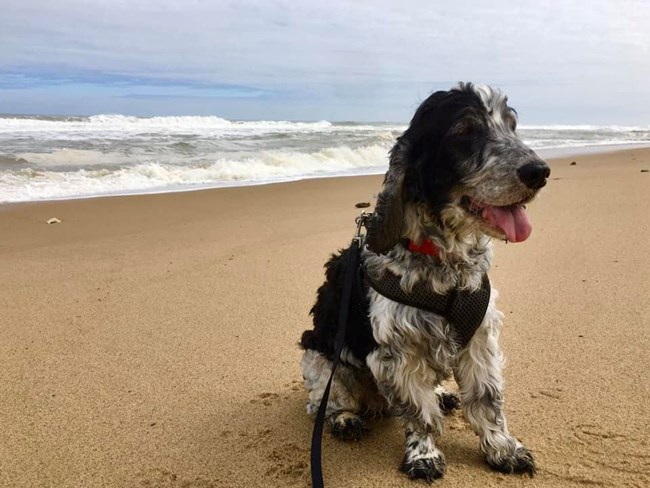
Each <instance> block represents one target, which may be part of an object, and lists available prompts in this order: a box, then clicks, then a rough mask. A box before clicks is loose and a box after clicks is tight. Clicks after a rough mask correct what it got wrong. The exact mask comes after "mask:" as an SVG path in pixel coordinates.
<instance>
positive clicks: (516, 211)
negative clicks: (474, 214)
mask: <svg viewBox="0 0 650 488" xmlns="http://www.w3.org/2000/svg"><path fill="white" fill-rule="evenodd" d="M483 219H484V220H485V221H486V222H487V223H488V224H490V225H492V226H493V227H496V228H497V229H499V230H500V231H501V232H503V233H504V234H505V235H506V238H507V239H508V240H509V241H510V242H522V241H525V240H526V239H528V236H529V235H530V233H531V232H532V231H533V226H532V225H530V222H529V221H528V215H526V210H524V207H521V206H515V205H511V206H509V207H492V206H490V205H488V206H486V207H485V208H484V209H483Z"/></svg>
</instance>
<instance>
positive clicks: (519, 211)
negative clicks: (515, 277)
mask: <svg viewBox="0 0 650 488" xmlns="http://www.w3.org/2000/svg"><path fill="white" fill-rule="evenodd" d="M516 125H517V116H516V113H515V111H514V110H513V109H512V108H510V107H509V106H508V105H507V97H506V96H505V95H504V94H502V93H501V92H500V91H498V90H495V89H493V88H490V87H488V86H485V85H474V84H471V83H461V84H459V85H458V86H457V87H455V88H453V89H451V90H449V91H438V92H436V93H433V94H432V95H431V96H429V98H427V99H426V100H425V101H424V102H423V103H422V104H421V105H420V107H419V108H418V109H417V111H416V112H415V115H414V116H413V119H412V120H411V123H410V125H409V127H408V128H407V129H406V131H405V132H404V133H403V134H402V135H401V136H400V137H399V138H398V139H397V141H396V143H395V145H394V147H393V148H392V150H391V152H390V165H389V169H388V172H387V173H386V176H385V179H384V186H383V189H382V191H381V193H380V194H379V196H378V199H377V205H376V208H375V211H374V213H373V214H372V216H371V217H370V219H369V222H368V225H367V227H368V232H367V238H366V241H365V246H364V248H363V251H362V265H361V268H362V269H361V272H360V273H359V275H360V278H359V281H360V283H358V285H359V286H356V287H354V289H353V296H352V306H351V307H350V312H349V313H350V315H349V319H348V325H347V332H346V337H345V347H344V349H343V352H342V353H341V356H340V357H341V363H340V365H339V368H338V369H337V370H336V372H335V375H334V379H333V383H332V389H331V394H330V397H329V400H328V403H327V414H326V415H327V419H328V424H329V425H330V427H331V431H332V434H334V435H335V436H336V437H339V438H341V439H346V440H349V439H358V438H359V437H360V436H361V435H362V434H363V433H364V432H365V431H366V428H367V425H366V422H365V418H366V417H367V416H373V415H382V414H387V413H390V414H393V415H397V416H399V417H400V419H401V421H402V423H403V426H404V429H405V433H406V446H405V453H404V458H403V461H402V465H401V469H402V471H404V472H405V473H406V474H408V476H410V477H411V478H423V479H425V480H427V481H429V482H430V481H432V480H433V479H436V478H439V477H441V476H442V475H443V474H444V471H445V458H444V455H443V454H442V452H441V451H440V450H439V449H438V448H437V447H436V439H437V438H438V436H440V435H441V433H442V431H443V423H444V413H445V412H446V411H447V410H450V409H453V408H456V407H458V405H459V402H460V405H461V406H462V409H463V412H464V415H465V418H466V419H467V421H468V422H469V424H470V425H471V427H472V429H473V430H474V431H475V432H476V433H477V434H478V435H479V437H480V447H481V450H482V451H483V453H484V454H485V457H486V459H487V462H488V463H489V464H490V466H492V467H493V468H495V469H497V470H500V471H503V472H507V473H512V472H524V473H529V474H531V475H532V474H534V472H535V464H534V461H533V456H532V455H531V452H530V451H529V450H528V449H527V448H526V447H525V446H524V445H523V444H522V443H521V442H519V441H518V440H517V438H515V437H514V436H513V435H512V434H511V433H510V432H509V431H508V426H507V422H506V417H505V412H504V397H503V379H502V363H503V358H502V354H501V350H500V348H499V343H498V339H499V332H500V329H501V323H502V319H503V314H502V313H501V312H499V311H498V310H497V308H496V306H495V299H496V292H495V291H494V290H493V289H492V290H490V288H489V280H487V273H488V271H489V270H490V265H491V262H492V245H491V239H492V238H496V239H503V240H507V241H510V242H521V241H524V240H526V239H527V238H528V236H529V235H530V233H531V230H532V227H531V224H530V222H529V220H528V217H527V215H526V204H527V203H529V202H530V201H531V200H532V199H533V198H534V197H535V195H536V194H537V192H538V191H539V190H540V188H542V187H543V186H544V185H545V184H546V181H547V179H548V176H549V174H550V169H549V167H548V165H547V164H546V163H545V162H544V161H543V160H542V159H540V158H539V156H537V155H536V154H535V152H534V151H533V150H532V149H530V148H529V147H527V146H526V145H525V144H524V143H523V142H522V141H521V139H519V137H518V136H517V133H516ZM348 252H349V251H348V249H345V250H342V251H340V252H339V253H338V254H335V255H333V256H332V257H331V259H330V260H329V262H328V263H327V264H326V266H325V267H326V281H325V283H324V284H323V285H322V286H321V287H320V288H319V290H318V296H317V301H316V303H315V305H314V307H313V308H312V310H311V313H312V315H313V319H314V328H313V330H307V331H305V332H304V333H303V335H302V339H301V342H300V345H301V347H302V348H303V349H304V355H303V357H302V361H301V368H302V373H303V376H304V379H305V387H306V389H307V391H308V392H309V401H308V404H307V412H308V413H309V414H314V413H315V412H316V411H317V410H318V406H319V403H320V401H321V398H322V397H323V392H324V389H325V386H326V384H327V381H328V379H329V376H330V372H331V365H332V358H333V355H334V336H335V334H336V330H337V327H338V325H337V321H338V314H339V302H340V299H341V293H342V281H343V276H344V273H345V263H346V256H347V254H348ZM486 283H487V290H488V291H487V293H485V290H486ZM386 290H387V291H386ZM423 290H424V291H423ZM481 291H483V293H484V295H485V296H486V297H487V298H486V299H485V300H484V302H485V303H484V308H483V309H482V311H481V313H480V317H479V320H478V322H477V323H476V324H475V326H473V327H472V330H471V331H470V333H469V335H468V334H467V330H466V329H463V327H465V326H466V325H467V324H465V323H463V322H464V319H463V313H462V310H461V313H460V314H459V313H456V314H455V315H454V314H453V313H450V311H449V308H450V307H446V308H445V306H443V307H442V308H441V309H440V310H437V309H435V308H427V307H426V301H427V300H429V299H430V300H434V301H435V300H442V301H443V302H445V300H448V301H449V303H451V302H453V301H454V300H456V297H459V296H466V297H469V298H470V300H469V302H471V301H472V300H471V299H472V297H474V296H475V295H477V294H479V293H480V292H481ZM427 294H428V295H427ZM415 295H418V297H415V298H418V299H420V300H421V301H420V302H419V301H417V300H415V298H413V297H414V296H415ZM420 295H424V298H422V297H421V296H420ZM427 297H428V298H427ZM411 298H413V301H409V300H410V299H411ZM422 300H423V302H422ZM479 301H480V300H479ZM419 303H424V305H423V306H419V305H418V304H419ZM479 308H480V306H479ZM437 312H438V313H437ZM452 373H453V376H454V378H455V380H456V382H457V383H458V386H459V393H460V399H459V398H458V397H457V396H456V395H455V394H453V393H450V392H447V391H445V390H444V389H443V388H442V386H441V382H442V381H443V380H446V379H449V378H450V377H451V375H452Z"/></svg>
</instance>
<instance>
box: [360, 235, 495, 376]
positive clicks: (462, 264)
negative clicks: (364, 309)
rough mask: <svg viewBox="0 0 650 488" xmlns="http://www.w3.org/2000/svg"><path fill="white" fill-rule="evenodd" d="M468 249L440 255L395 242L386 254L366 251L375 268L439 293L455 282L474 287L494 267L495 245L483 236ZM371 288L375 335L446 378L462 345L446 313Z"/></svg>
mask: <svg viewBox="0 0 650 488" xmlns="http://www.w3.org/2000/svg"><path fill="white" fill-rule="evenodd" d="M460 247H461V246H458V247H457V249H459V248H460ZM463 251H464V252H463V253H462V254H461V255H446V254H443V255H442V256H441V257H440V258H435V257H431V256H427V255H422V254H419V253H413V252H410V251H408V250H406V249H404V248H403V247H402V246H396V248H395V249H394V250H393V251H391V252H390V253H388V254H387V255H377V254H374V253H371V252H366V253H364V263H365V266H366V267H367V268H368V270H369V271H370V272H375V271H376V270H377V271H378V270H385V269H389V270H390V271H392V272H393V273H394V274H396V275H398V276H401V277H402V280H401V285H402V287H403V288H404V290H406V291H408V290H409V289H410V288H412V287H413V285H414V284H415V283H417V282H422V281H424V282H426V283H428V284H430V286H431V288H432V289H433V290H434V291H436V292H437V293H447V292H449V291H450V290H451V289H453V288H461V289H467V290H469V291H473V290H476V289H478V288H480V286H481V280H482V278H483V274H484V273H486V272H487V271H488V270H489V267H490V261H491V258H492V250H491V245H490V244H489V242H481V243H480V245H478V244H475V245H474V246H471V245H468V246H466V247H465V249H463ZM406 270H408V272H406ZM368 293H369V301H370V307H369V315H370V326H371V328H372V335H373V338H374V340H375V341H376V342H377V343H378V344H379V345H381V346H382V347H383V348H384V350H386V351H391V354H395V355H399V356H400V357H401V358H402V360H403V361H412V362H415V363H419V364H413V367H418V368H426V369H427V370H430V371H432V372H435V374H436V375H437V376H438V380H442V379H446V378H447V377H448V376H449V375H450V374H451V369H452V367H453V365H454V359H455V357H456V353H457V349H458V345H457V342H456V341H455V340H454V339H455V337H454V334H453V332H452V326H451V324H450V323H449V322H448V321H447V320H446V319H445V318H444V317H442V316H441V315H438V314H435V313H431V312H427V311H424V310H420V309H418V308H414V307H410V306H407V305H404V304H401V303H398V302H395V301H393V300H390V299H388V298H386V297H384V296H382V295H380V294H379V293H377V292H376V291H375V290H373V289H370V290H369V291H368ZM489 312H490V311H488V313H489Z"/></svg>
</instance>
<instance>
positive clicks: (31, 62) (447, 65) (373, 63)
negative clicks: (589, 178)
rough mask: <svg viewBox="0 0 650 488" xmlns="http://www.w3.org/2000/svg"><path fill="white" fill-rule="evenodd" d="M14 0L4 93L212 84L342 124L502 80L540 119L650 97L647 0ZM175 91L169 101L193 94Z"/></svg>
mask: <svg viewBox="0 0 650 488" xmlns="http://www.w3.org/2000/svg"><path fill="white" fill-rule="evenodd" d="M8 3H9V5H4V6H3V15H2V17H1V18H0V66H3V67H4V69H5V70H6V72H11V73H13V74H14V78H13V79H4V80H3V82H2V85H0V88H2V87H4V88H7V87H14V88H16V87H18V86H19V85H20V83H23V87H27V88H28V85H29V83H33V86H45V85H46V84H47V83H51V84H61V83H76V84H79V83H82V84H86V83H90V84H101V85H104V86H110V87H124V86H125V85H130V86H136V85H138V86H143V87H158V86H165V85H166V84H167V85H168V86H171V87H186V88H188V89H190V88H196V89H197V90H202V89H203V88H201V87H206V88H205V89H206V90H213V94H212V95H207V96H208V97H213V98H223V97H221V96H219V95H217V94H218V93H220V90H221V93H222V94H223V95H224V96H225V97H227V96H229V95H231V96H232V97H234V98H238V97H239V98H241V97H246V96H250V97H264V98H265V100H267V101H266V102H265V103H268V104H271V103H276V105H274V107H275V109H277V111H279V112H282V110H285V111H286V112H287V113H288V112H291V113H298V112H297V108H298V107H297V105H294V104H305V106H307V105H309V107H310V110H316V111H317V112H318V113H314V114H313V116H314V118H320V117H321V116H324V114H326V113H327V114H332V113H333V112H335V110H334V108H336V113H340V116H341V117H342V118H355V114H359V113H362V115H363V116H368V117H370V116H371V114H372V116H381V115H382V114H383V113H389V114H394V115H397V114H399V116H400V117H405V116H407V115H406V114H407V112H408V111H409V110H410V107H411V106H412V105H413V104H414V103H416V101H417V99H418V98H423V97H424V96H426V95H427V94H428V92H429V91H430V90H432V89H435V88H446V87H449V86H450V85H451V84H453V83H454V82H455V81H457V80H475V81H484V82H489V83H491V84H495V85H498V86H502V87H503V88H504V89H507V90H508V91H509V92H511V99H512V98H513V94H514V98H517V99H521V100H523V101H524V103H525V105H526V106H528V107H531V108H532V107H536V108H535V110H536V112H537V113H539V114H542V112H543V110H544V107H549V109H551V108H553V107H557V108H556V109H553V110H555V111H554V113H560V108H561V107H563V108H564V109H565V110H566V109H568V110H569V111H570V110H571V107H572V106H574V105H575V106H576V107H579V106H583V105H585V104H591V105H590V106H592V107H596V108H597V107H599V106H600V107H601V108H602V111H603V113H604V110H605V106H606V105H607V104H606V103H604V102H603V100H604V99H606V98H607V97H611V96H613V94H614V93H616V94H617V96H618V97H619V103H632V101H633V100H636V102H635V103H634V105H636V106H638V104H639V101H641V102H648V104H650V88H649V87H648V84H647V83H646V80H647V79H648V78H650V39H649V37H650V36H648V35H647V32H646V31H647V26H648V25H650V4H648V3H647V2H644V1H631V0H630V1H614V0H612V1H605V2H592V1H587V0H582V1H566V2H552V3H550V4H540V2H538V1H537V0H535V1H533V0H526V1H522V2H511V1H505V0H498V1H494V2H484V1H479V0H475V1H462V0H459V1H456V2H452V3H449V4H446V5H445V7H444V8H440V7H438V6H436V4H435V3H432V2H430V1H424V0H421V1H415V0H403V1H401V2H394V1H388V0H372V1H371V0H358V1H340V0H331V1H328V2H321V1H315V0H312V1H309V0H304V1H301V2H289V1H283V0H281V1H270V0H263V1H259V2H250V1H239V2H210V1H192V2H180V1H179V2H176V3H170V2H163V3H161V2H158V1H154V0H131V1H128V2H127V1H124V0H114V1H96V2H82V1H80V0H79V1H75V0H59V1H57V2H51V1H45V0H21V1H18V0H10V1H9V2H8ZM20 74H22V75H24V76H25V77H26V78H25V79H23V80H22V81H21V80H20V79H18V78H16V75H20ZM3 78H4V76H3ZM28 78H29V79H28ZM48 80H49V81H48ZM12 83H13V85H12ZM39 83H40V85H39ZM176 94H177V95H179V96H177V97H168V98H176V99H177V100H179V101H181V99H182V98H183V96H184V95H187V96H191V95H190V94H184V92H182V91H181V92H179V91H178V90H176ZM147 95H151V97H159V98H160V97H162V95H161V94H157V93H156V92H155V91H151V92H149V93H145V92H142V93H141V92H138V93H133V92H127V91H123V92H121V94H120V96H122V97H125V98H126V99H129V98H130V99H131V100H133V102H134V103H135V102H136V101H137V100H143V97H146V96H147ZM194 95H195V96H197V97H201V96H202V95H201V94H199V93H196V94H194ZM151 97H150V98H151ZM520 97H521V98H520ZM620 97H623V98H622V99H621V98H620ZM279 100H281V101H282V102H283V104H281V103H279V102H278V101H279ZM273 101H275V102H273ZM134 107H135V105H134ZM179 107H180V105H179ZM344 107H347V110H344ZM376 107H385V112H382V111H381V110H379V109H378V108H376ZM403 107H406V110H405V109H404V108H403ZM218 108H219V107H218V106H215V109H218ZM267 109H268V111H269V112H271V113H273V110H271V108H270V105H269V106H268V107H267ZM321 114H323V115H321ZM279 116H281V113H280V114H279ZM382 118H383V117H382Z"/></svg>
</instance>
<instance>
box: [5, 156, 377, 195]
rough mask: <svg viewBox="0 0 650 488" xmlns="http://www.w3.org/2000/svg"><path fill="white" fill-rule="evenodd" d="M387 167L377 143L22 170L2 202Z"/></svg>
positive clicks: (8, 174) (11, 177)
mask: <svg viewBox="0 0 650 488" xmlns="http://www.w3.org/2000/svg"><path fill="white" fill-rule="evenodd" d="M387 164H388V160H387V148H386V147H384V146H380V145H374V146H366V147H360V148H356V149H352V148H349V147H346V146H339V147H333V148H327V149H323V150H320V151H316V152H313V153H303V152H296V151H263V152H260V153H257V154H255V155H252V156H250V157H246V158H242V159H227V158H221V159H218V160H215V161H206V162H203V163H195V164H191V165H173V164H161V163H155V162H150V163H144V164H135V165H133V166H130V167H114V168H107V167H104V168H101V169H88V168H83V169H79V170H75V171H50V170H46V169H35V168H24V169H19V170H8V171H4V172H2V173H0V201H1V202H20V201H31V200H47V199H58V198H78V197H86V196H97V195H108V194H125V193H139V192H150V191H169V190H180V189H192V188H202V187H218V186H228V185H233V184H252V183H267V182H274V181H287V180H292V179H300V178H307V177H318V176H334V175H349V174H359V173H378V172H383V171H385V169H386V167H387Z"/></svg>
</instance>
